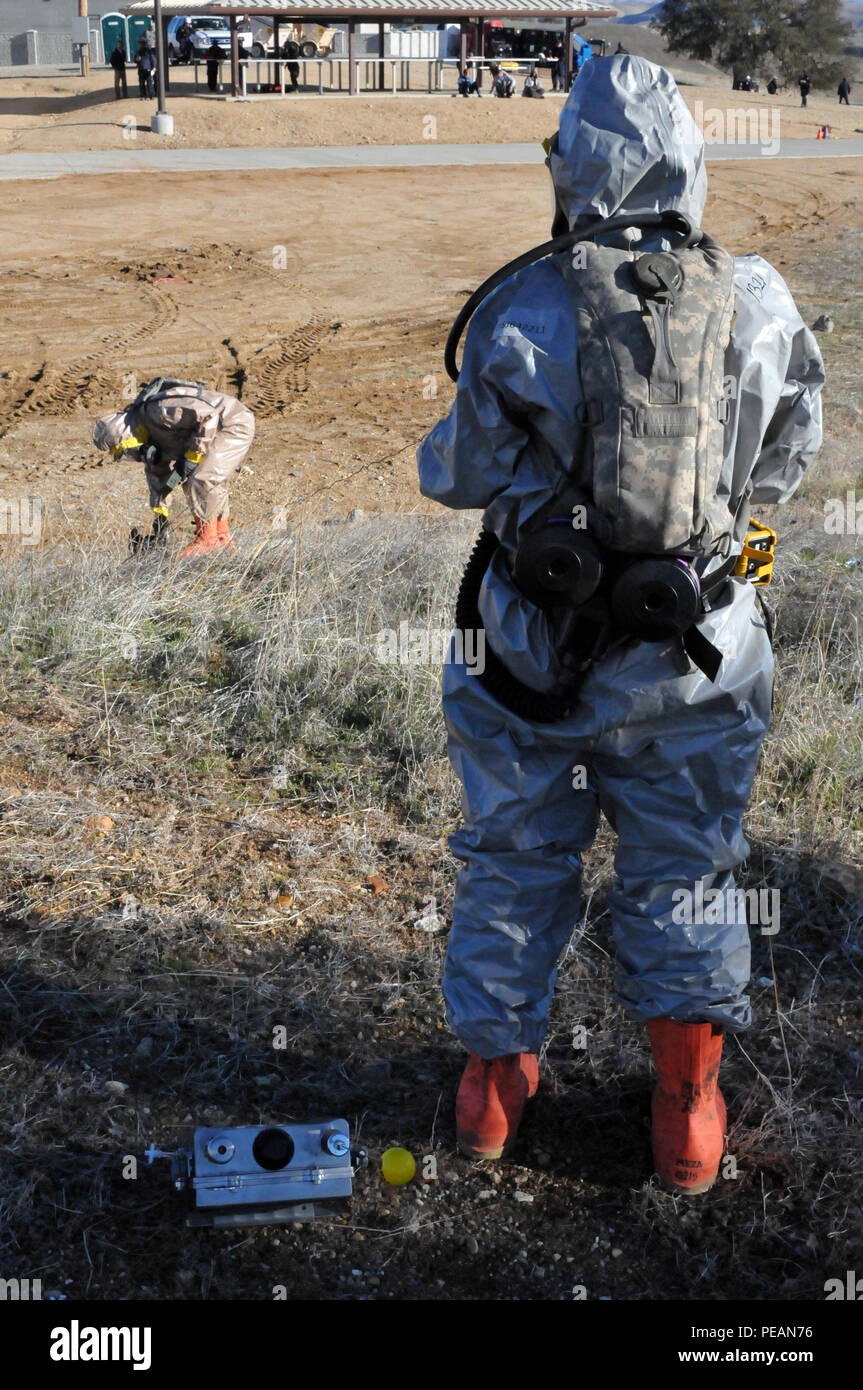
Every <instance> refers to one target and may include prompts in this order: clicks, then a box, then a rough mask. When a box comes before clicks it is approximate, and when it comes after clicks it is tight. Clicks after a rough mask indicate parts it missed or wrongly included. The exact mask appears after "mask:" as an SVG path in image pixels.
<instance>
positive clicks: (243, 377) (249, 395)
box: [207, 245, 341, 416]
mask: <svg viewBox="0 0 863 1390" xmlns="http://www.w3.org/2000/svg"><path fill="white" fill-rule="evenodd" d="M207 255H208V262H209V263H211V264H215V266H219V265H222V266H223V267H224V268H231V269H233V268H234V267H235V266H236V265H237V262H238V261H239V262H241V263H242V264H244V265H245V266H246V268H247V269H249V270H251V271H253V272H254V273H255V274H257V275H260V276H261V277H262V278H264V279H266V280H269V281H272V282H274V283H276V284H278V286H279V288H280V289H282V290H287V291H290V292H291V293H292V294H296V295H297V296H302V297H303V298H305V299H306V300H307V301H308V302H309V303H310V304H311V306H312V311H313V312H312V314H311V316H310V318H308V319H307V320H306V321H305V323H303V324H301V325H300V327H299V328H295V329H293V330H292V331H291V332H290V333H289V334H288V336H287V338H276V339H275V340H274V341H273V342H271V343H265V344H264V345H263V346H261V347H259V348H256V349H252V350H251V354H249V352H248V351H247V353H246V355H245V356H243V355H241V351H240V349H239V348H238V346H237V345H236V344H235V343H233V342H232V341H231V340H230V339H225V340H223V346H224V347H226V348H227V350H228V352H229V354H230V355H231V358H232V359H233V365H232V366H231V367H230V368H229V370H228V372H227V382H228V388H227V389H229V390H231V391H232V394H234V395H236V396H237V398H238V399H242V401H243V403H244V405H247V406H248V407H249V409H250V410H254V411H255V412H256V413H257V414H258V415H262V416H267V415H279V414H281V413H282V411H283V410H284V409H285V408H286V406H287V405H289V404H290V401H291V400H292V399H293V398H295V397H296V396H301V395H303V394H304V393H305V392H306V391H308V389H309V362H310V361H311V358H312V357H313V356H314V355H315V354H316V353H317V352H318V351H319V349H320V346H321V343H322V341H323V339H324V338H325V337H326V335H327V333H329V332H336V331H337V330H338V329H339V328H340V327H341V325H340V324H338V323H336V322H335V321H334V320H332V318H331V316H330V315H329V314H328V311H327V308H326V306H325V305H324V303H323V301H322V300H321V298H320V296H319V295H318V294H316V293H315V291H314V289H312V288H311V287H310V286H309V285H308V284H305V283H302V282H301V281H298V280H296V279H294V278H292V277H290V276H287V275H286V274H285V272H284V271H283V270H279V269H278V268H277V267H276V266H274V265H272V264H270V263H269V262H267V261H265V260H261V259H259V257H257V256H256V255H254V254H253V253H252V252H251V251H243V250H242V249H235V250H233V251H232V250H231V249H229V248H227V247H224V246H221V245H214V246H210V247H208V248H207Z"/></svg>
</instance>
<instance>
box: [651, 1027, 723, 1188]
mask: <svg viewBox="0 0 863 1390" xmlns="http://www.w3.org/2000/svg"><path fill="white" fill-rule="evenodd" d="M647 1031H648V1033H649V1034H650V1045H651V1047H652V1049H653V1060H654V1063H655V1065H656V1075H657V1083H656V1088H655V1090H654V1092H653V1106H652V1125H651V1143H652V1146H653V1161H654V1163H655V1165H656V1171H657V1173H658V1174H659V1176H660V1177H661V1178H662V1179H663V1180H664V1181H665V1182H666V1183H667V1184H669V1186H671V1187H672V1188H674V1190H675V1191H677V1192H687V1193H691V1194H696V1193H699V1192H706V1191H707V1189H708V1188H709V1187H712V1186H713V1184H714V1182H715V1181H716V1178H717V1175H718V1173H719V1164H720V1161H721V1159H722V1148H723V1143H724V1139H725V1123H726V1113H725V1101H724V1100H723V1098H722V1092H721V1091H720V1090H719V1087H718V1085H717V1078H718V1076H719V1063H720V1061H721V1058H722V1030H721V1029H718V1028H717V1029H714V1026H713V1024H711V1023H677V1022H676V1021H675V1020H674V1019H671V1018H654V1019H651V1020H650V1022H649V1023H648V1025H647Z"/></svg>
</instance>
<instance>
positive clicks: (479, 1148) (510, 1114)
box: [455, 1052, 539, 1158]
mask: <svg viewBox="0 0 863 1390" xmlns="http://www.w3.org/2000/svg"><path fill="white" fill-rule="evenodd" d="M538 1084H539V1059H538V1058H537V1056H536V1054H535V1053H533V1052H514V1053H512V1054H511V1055H510V1056H509V1057H494V1058H493V1059H492V1060H491V1061H489V1062H487V1061H485V1059H484V1058H482V1057H479V1056H477V1054H476V1053H475V1052H472V1053H471V1054H470V1057H469V1059H468V1064H467V1066H466V1067H465V1069H464V1075H463V1076H462V1079H461V1083H460V1085H459V1088H458V1096H457V1097H456V1103H455V1120H456V1134H457V1136H458V1146H459V1148H460V1149H461V1151H462V1153H463V1154H464V1155H465V1156H466V1157H467V1158H502V1157H503V1155H504V1154H505V1153H508V1151H509V1150H510V1149H511V1148H512V1146H513V1144H514V1143H515V1141H516V1138H517V1135H518V1127H519V1124H520V1123H521V1117H522V1115H523V1113H524V1107H525V1102H526V1101H528V1100H530V1099H531V1097H532V1096H535V1095H536V1088H537V1085H538Z"/></svg>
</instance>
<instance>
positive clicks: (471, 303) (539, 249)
mask: <svg viewBox="0 0 863 1390" xmlns="http://www.w3.org/2000/svg"><path fill="white" fill-rule="evenodd" d="M622 227H667V228H668V229H669V231H675V232H679V233H680V235H681V236H682V237H683V240H682V242H681V243H680V249H681V250H684V249H685V248H686V247H689V246H697V245H698V244H699V243H700V242H702V241H704V242H707V241H708V238H707V237H706V236H705V234H704V232H702V231H701V229H700V227H693V225H692V223H691V222H690V220H689V218H688V217H686V216H685V215H684V213H682V212H678V211H677V210H676V209H675V208H669V209H667V210H666V211H665V212H623V213H618V214H617V215H616V216H615V217H606V218H605V219H604V220H600V221H598V222H595V223H594V224H593V226H591V227H590V228H589V229H588V230H587V231H582V232H563V233H562V234H561V235H560V236H556V237H552V238H551V241H544V242H543V243H542V245H541V246H534V247H533V248H532V249H531V250H530V251H523V252H522V254H521V255H520V256H516V258H515V260H514V261H508V262H507V264H506V265H503V266H501V268H500V270H496V271H495V272H494V275H490V276H489V277H488V279H487V280H483V282H482V284H481V285H480V287H479V289H476V290H474V292H473V294H472V295H471V297H470V299H468V300H466V301H465V303H464V304H463V305H462V307H461V309H460V310H459V312H458V314H457V315H456V318H455V322H454V323H453V326H452V328H451V329H450V331H449V337H448V338H447V340H446V347H445V348H444V354H443V360H444V366H445V367H446V370H447V374H448V376H449V377H450V378H451V379H452V380H453V381H458V371H459V369H458V364H457V362H456V353H457V352H458V345H459V343H460V342H461V335H462V333H463V332H464V330H465V328H466V326H467V324H468V322H469V321H470V319H471V318H472V317H473V315H474V314H475V312H476V310H477V309H478V308H479V306H480V304H481V303H482V301H483V300H484V299H486V298H487V297H488V295H490V294H491V292H492V290H496V289H497V287H498V285H502V284H503V282H504V280H508V279H509V277H510V275H514V274H515V273H516V271H517V270H523V269H524V267H525V266H527V265H532V264H533V263H534V261H541V260H542V259H543V258H544V257H545V256H553V255H555V254H556V253H557V252H559V251H566V250H568V249H569V247H570V246H575V245H576V244H577V243H578V242H579V241H593V240H594V238H595V237H597V236H600V235H602V234H604V233H605V232H614V231H619V230H620V229H621V228H622Z"/></svg>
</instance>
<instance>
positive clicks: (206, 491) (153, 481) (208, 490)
mask: <svg viewBox="0 0 863 1390" xmlns="http://www.w3.org/2000/svg"><path fill="white" fill-rule="evenodd" d="M129 425H130V428H131V429H132V430H134V431H140V427H141V426H142V425H143V426H144V427H145V429H146V431H147V440H148V442H149V443H151V444H156V445H158V446H159V448H160V450H161V452H162V455H163V457H162V460H161V462H160V463H158V464H157V465H155V467H153V466H149V465H145V469H144V472H145V476H146V479H147V485H148V487H149V489H150V506H151V507H158V506H160V505H164V503H165V502H166V500H167V498H168V497H169V496H170V493H169V492H166V490H165V484H166V482H167V479H168V477H169V476H170V474H171V472H172V470H173V461H174V460H176V459H182V458H183V457H185V458H187V459H189V460H190V461H191V462H192V463H196V464H197V467H196V469H195V472H194V474H193V475H192V477H191V478H188V479H187V480H186V482H184V483H183V491H184V492H185V494H186V500H187V501H188V503H189V507H190V509H191V511H192V515H193V516H196V517H198V518H199V519H200V520H201V521H216V520H217V519H219V518H222V519H223V520H227V518H228V516H229V515H230V505H229V501H228V488H227V482H228V479H229V478H230V477H231V476H232V475H233V474H234V473H236V471H237V469H238V468H239V466H240V464H241V463H242V462H243V459H244V458H245V457H246V455H247V454H248V452H249V450H250V448H251V447H252V440H253V439H254V437H255V417H254V415H253V414H252V412H251V410H249V409H248V407H247V406H245V405H243V404H242V403H241V402H240V401H238V400H236V399H235V398H234V397H233V396H226V395H222V394H221V393H220V392H218V391H207V390H202V391H201V393H200V395H198V394H197V393H196V392H195V390H194V388H192V387H184V386H174V387H171V388H170V389H169V390H167V391H166V392H165V395H164V396H160V397H159V398H157V399H154V400H152V401H147V402H145V404H144V405H142V406H139V407H138V408H137V409H136V410H135V411H130V412H129Z"/></svg>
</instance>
